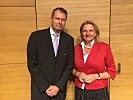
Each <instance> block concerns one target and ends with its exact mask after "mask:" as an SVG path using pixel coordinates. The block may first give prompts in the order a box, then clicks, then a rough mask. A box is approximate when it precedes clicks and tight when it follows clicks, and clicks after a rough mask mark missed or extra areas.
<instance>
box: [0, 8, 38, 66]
mask: <svg viewBox="0 0 133 100" xmlns="http://www.w3.org/2000/svg"><path fill="white" fill-rule="evenodd" d="M0 13H1V14H0V30H1V32H0V35H1V36H0V64H10V63H26V45H27V40H28V37H29V35H30V33H31V31H33V30H36V22H35V21H36V20H35V11H34V8H32V7H1V8H0Z"/></svg>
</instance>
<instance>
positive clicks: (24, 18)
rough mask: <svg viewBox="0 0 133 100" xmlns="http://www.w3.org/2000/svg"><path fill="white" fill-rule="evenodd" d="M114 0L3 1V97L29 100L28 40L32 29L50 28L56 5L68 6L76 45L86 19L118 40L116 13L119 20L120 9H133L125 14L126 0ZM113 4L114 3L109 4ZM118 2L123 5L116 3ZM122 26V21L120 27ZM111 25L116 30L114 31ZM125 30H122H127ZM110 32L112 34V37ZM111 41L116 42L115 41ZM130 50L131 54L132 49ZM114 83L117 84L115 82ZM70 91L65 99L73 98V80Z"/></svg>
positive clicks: (105, 37) (0, 69)
mask: <svg viewBox="0 0 133 100" xmlns="http://www.w3.org/2000/svg"><path fill="white" fill-rule="evenodd" d="M112 1H113V2H110V0H63V1H61V0H52V2H50V1H49V0H8V2H7V1H5V0H0V30H1V32H0V100H30V75H29V72H28V70H27V65H26V45H27V40H28V37H29V35H30V33H31V32H32V31H34V30H36V29H43V28H47V27H49V25H50V20H49V17H50V14H51V10H52V9H53V8H55V7H57V6H62V7H64V8H66V9H67V11H68V20H67V24H66V27H65V31H66V32H68V33H69V34H71V35H72V36H73V37H74V38H75V44H77V40H78V39H79V35H80V34H79V27H80V25H81V23H82V22H83V21H84V20H87V19H89V20H93V21H95V22H96V23H97V25H98V26H99V28H100V31H101V40H102V41H104V42H107V43H109V42H110V40H111V41H116V40H114V39H115V35H112V34H114V33H116V32H119V31H116V30H115V28H114V27H115V25H117V22H120V21H121V20H116V19H115V18H116V15H117V14H118V15H117V18H118V19H119V18H120V17H119V13H120V12H121V10H123V11H124V12H125V13H123V14H125V15H126V14H130V13H132V11H129V12H128V13H126V12H127V11H126V10H124V9H122V8H121V5H123V4H125V2H122V1H121V0H112ZM126 3H127V6H124V7H126V8H127V10H129V9H128V8H131V9H132V8H133V5H131V3H133V2H132V1H131V0H126ZM110 4H112V5H111V6H110ZM116 4H120V5H119V6H115V5H116ZM35 7H36V8H35ZM110 8H111V9H110ZM119 8H120V9H119ZM110 11H111V12H110ZM112 11H113V12H112ZM123 14H120V16H121V18H123V17H122V16H123ZM110 15H112V16H110ZM131 15H132V14H131ZM110 18H111V20H110ZM132 18H133V17H132V16H130V15H129V16H128V18H127V19H128V22H130V20H131V21H132ZM110 22H111V23H110ZM124 23H125V24H124V25H125V26H126V25H129V27H128V26H127V28H128V29H131V28H132V27H131V26H130V25H132V24H129V23H128V24H127V23H126V20H125V22H124ZM111 24H113V25H111ZM121 25H122V24H121V23H119V26H121ZM111 28H113V29H114V30H113V29H112V30H111ZM122 29H123V28H122ZM122 31H123V33H125V32H127V30H122ZM130 33H132V31H130ZM110 34H111V35H112V37H111V38H110ZM118 35H120V34H118ZM130 36H131V34H130ZM112 38H113V39H112ZM110 43H112V44H113V42H110ZM111 46H112V47H113V52H114V53H115V57H116V59H117V58H118V57H117V53H116V52H115V49H114V48H115V46H116V45H115V43H114V44H113V45H111ZM130 53H131V54H132V51H131V52H130ZM117 60H118V59H117ZM117 62H118V61H117ZM130 65H131V64H130ZM112 84H115V82H113V83H112ZM112 87H115V85H112ZM112 90H113V89H112ZM67 91H68V92H67V98H66V99H67V100H74V99H73V98H74V84H73V82H70V81H69V82H68V89H67ZM113 96H114V95H113ZM112 100H114V99H112Z"/></svg>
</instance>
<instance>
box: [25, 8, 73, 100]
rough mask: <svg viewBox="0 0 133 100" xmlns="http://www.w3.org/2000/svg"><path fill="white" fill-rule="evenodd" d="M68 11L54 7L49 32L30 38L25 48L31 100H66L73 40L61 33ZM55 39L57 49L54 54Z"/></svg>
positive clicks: (40, 31) (39, 33)
mask: <svg viewBox="0 0 133 100" xmlns="http://www.w3.org/2000/svg"><path fill="white" fill-rule="evenodd" d="M66 20H67V11H66V10H65V9H64V8H62V7H57V8H55V9H54V10H53V11H52V14H51V26H50V27H49V28H48V29H44V30H39V31H35V32H33V33H32V34H31V36H30V38H29V41H28V45H27V61H28V69H29V72H30V74H31V100H65V97H66V85H67V81H68V79H69V76H70V74H71V73H72V69H73V56H74V52H73V51H74V39H73V37H72V36H70V35H69V34H67V33H65V32H64V31H62V30H63V28H64V26H65V23H66ZM55 39H56V40H57V41H56V42H57V43H58V44H57V43H56V45H58V48H56V49H58V50H57V51H56V50H55V51H54V49H55V48H54V46H55V45H54V44H55Z"/></svg>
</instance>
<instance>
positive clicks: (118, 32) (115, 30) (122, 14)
mask: <svg viewBox="0 0 133 100" xmlns="http://www.w3.org/2000/svg"><path fill="white" fill-rule="evenodd" d="M111 8H112V10H111V13H112V14H111V38H110V40H111V42H110V43H111V47H112V51H113V53H114V57H115V62H116V64H118V63H121V73H120V75H117V77H116V79H115V82H112V81H111V88H110V91H111V100H119V99H121V100H126V99H128V100H132V99H133V92H132V91H133V84H132V83H133V67H132V66H133V63H132V62H133V41H132V39H133V29H132V27H133V11H132V10H133V2H132V0H126V1H122V0H112V6H111Z"/></svg>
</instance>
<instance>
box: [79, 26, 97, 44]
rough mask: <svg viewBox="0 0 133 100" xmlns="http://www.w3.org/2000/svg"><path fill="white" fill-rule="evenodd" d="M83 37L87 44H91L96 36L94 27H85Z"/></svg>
mask: <svg viewBox="0 0 133 100" xmlns="http://www.w3.org/2000/svg"><path fill="white" fill-rule="evenodd" d="M81 36H82V38H83V40H84V41H85V42H91V41H92V40H93V39H94V38H95V36H96V32H95V29H94V26H93V25H92V24H86V25H84V26H83V28H82V33H81Z"/></svg>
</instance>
